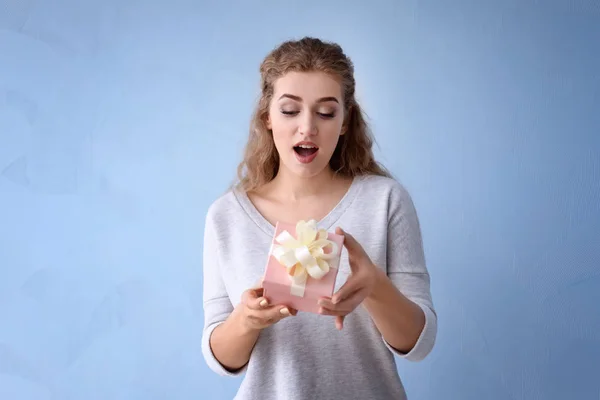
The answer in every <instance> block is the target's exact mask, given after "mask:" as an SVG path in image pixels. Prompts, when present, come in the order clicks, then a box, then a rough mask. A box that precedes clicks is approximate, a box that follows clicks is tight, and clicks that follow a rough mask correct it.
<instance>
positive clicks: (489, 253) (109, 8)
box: [0, 0, 600, 400]
mask: <svg viewBox="0 0 600 400" xmlns="http://www.w3.org/2000/svg"><path fill="white" fill-rule="evenodd" d="M306 34H310V35H316V36H320V37H323V38H326V39H330V40H335V41H338V42H339V43H340V44H342V45H343V47H344V48H345V50H346V51H347V53H348V54H349V55H350V56H351V57H353V59H354V62H355V64H356V78H357V80H358V96H359V100H360V101H361V102H362V104H363V106H364V107H365V109H366V111H367V113H368V115H369V117H370V119H371V121H372V126H373V129H374V131H375V133H376V137H377V140H378V142H379V149H378V150H377V154H378V156H379V157H380V159H381V161H383V162H384V163H385V164H386V165H387V166H388V167H390V168H391V169H392V171H393V172H394V173H395V174H396V175H397V176H398V177H399V178H400V179H401V180H402V181H403V182H404V184H405V185H406V187H407V188H408V189H409V190H410V192H411V194H412V195H413V198H414V200H415V203H416V205H417V208H418V212H419V215H420V217H421V221H422V227H423V234H424V238H425V245H426V252H427V258H428V262H429V268H430V271H431V274H432V279H433V283H432V285H433V286H432V290H433V295H434V300H435V301H436V306H437V310H438V313H439V339H438V343H437V346H436V348H435V350H434V352H433V353H432V354H431V356H430V357H429V358H428V359H427V360H426V361H424V362H422V363H418V364H411V363H407V362H400V363H399V371H400V373H401V375H402V377H403V379H404V382H405V385H406V387H407V391H408V393H409V396H410V399H411V400H425V399H442V398H443V399H460V400H463V399H467V400H471V399H473V400H483V399H490V400H507V399H514V400H535V399H543V400H553V399H557V400H558V399H560V400H564V399H577V400H579V399H581V400H584V399H590V400H591V399H598V398H599V397H600V383H599V382H600V380H599V377H600V376H599V375H598V373H599V372H598V371H600V311H599V308H600V235H599V234H600V72H599V71H600V6H599V3H598V2H597V1H582V0H579V1H566V0H564V1H543V2H542V1H530V0H528V1H479V2H476V1H455V2H447V1H421V2H417V1H397V2H392V1H389V2H375V1H368V2H360V3H359V2H356V3H355V4H351V3H349V2H341V1H339V2H333V1H332V2H316V1H315V2H310V1H308V2H306V1H304V2H301V1H295V2H267V1H236V2H234V1H220V2H217V1H214V2H201V1H192V0H188V1H186V0H172V1H170V2H167V1H157V0H155V1H142V0H137V1H118V0H95V1H91V0H90V1H77V0H60V1H59V0H54V1H35V0H1V1H0V174H1V175H0V398H2V399H6V400H13V399H14V400H41V399H61V400H62V399H69V400H71V399H73V400H75V399H76V400H96V399H98V400H100V399H102V400H112V399H119V400H120V399H132V400H137V399H143V400H153V399H169V400H171V399H172V400H175V399H227V398H231V397H232V396H233V394H234V393H235V391H236V390H237V386H238V384H239V381H238V380H236V379H232V378H219V377H217V376H216V375H214V374H213V373H212V372H210V371H209V370H208V368H207V367H206V366H205V364H204V361H203V360H202V358H201V353H200V336H201V329H202V318H203V314H202V291H201V284H202V279H201V276H202V264H201V253H202V234H203V222H204V213H205V212H206V209H207V207H208V205H209V204H210V203H211V202H212V201H213V200H214V199H215V197H216V196H218V195H219V194H220V193H221V192H222V191H223V190H224V189H225V188H226V186H227V185H228V184H229V183H230V182H231V181H232V179H233V178H234V173H235V167H236V165H237V163H238V161H239V158H240V155H241V149H242V146H243V144H244V141H245V139H246V133H247V126H248V119H249V117H250V112H251V108H252V106H253V103H254V101H255V100H256V99H257V95H258V65H259V63H260V61H261V59H262V57H263V56H264V55H266V53H267V52H268V51H269V50H270V49H272V48H273V47H274V46H275V45H277V44H278V43H279V42H280V41H282V40H284V39H287V38H292V37H293V38H298V37H301V36H303V35H306ZM365 367H369V366H365Z"/></svg>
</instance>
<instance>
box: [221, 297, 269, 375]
mask: <svg viewBox="0 0 600 400" xmlns="http://www.w3.org/2000/svg"><path fill="white" fill-rule="evenodd" d="M259 333H260V330H252V329H249V328H248V327H246V326H244V324H243V323H242V316H241V312H240V309H239V308H236V309H234V311H233V312H232V313H231V314H230V315H229V317H228V318H227V319H226V320H225V322H223V323H222V324H219V325H218V326H217V327H216V328H215V329H214V331H213V332H212V335H211V336H210V348H211V350H212V353H213V354H214V356H215V357H216V359H217V360H219V362H220V364H221V365H222V366H223V367H224V368H225V369H227V371H228V372H230V373H234V374H235V373H237V372H238V371H240V370H241V369H242V368H243V367H244V366H245V365H246V364H248V361H249V360H250V355H251V354H252V349H253V348H254V345H255V344H256V341H257V340H258V336H259Z"/></svg>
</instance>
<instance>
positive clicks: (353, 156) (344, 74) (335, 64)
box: [237, 37, 391, 192]
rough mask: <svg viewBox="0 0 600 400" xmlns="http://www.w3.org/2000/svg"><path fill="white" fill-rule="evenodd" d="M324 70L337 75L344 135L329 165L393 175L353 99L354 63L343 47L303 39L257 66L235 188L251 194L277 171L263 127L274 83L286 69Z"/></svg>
mask: <svg viewBox="0 0 600 400" xmlns="http://www.w3.org/2000/svg"><path fill="white" fill-rule="evenodd" d="M291 71H295V72H324V73H327V74H330V75H332V76H335V77H336V78H338V80H339V82H340V83H341V85H342V89H343V94H344V99H343V100H344V108H345V111H346V113H345V115H346V120H345V121H344V125H345V127H346V129H347V130H346V134H345V135H342V136H340V138H339V141H338V144H337V146H336V149H335V150H334V152H333V155H332V157H331V160H330V161H329V165H330V167H331V169H332V170H333V171H334V172H335V173H336V174H339V175H342V176H346V177H355V176H358V175H367V174H374V175H380V176H387V177H391V174H390V173H389V172H388V171H387V170H386V169H385V168H384V167H383V166H382V165H380V164H379V163H378V162H377V161H375V157H374V156H373V151H372V147H373V144H374V138H373V136H372V134H371V131H370V129H369V127H368V125H367V123H366V121H365V118H364V115H363V112H362V110H361V108H360V106H359V104H358V103H357V101H356V98H355V95H354V92H355V86H356V84H355V80H354V65H353V63H352V61H351V60H350V58H349V57H347V56H346V55H345V54H344V52H343V50H342V48H341V47H340V46H339V45H338V44H336V43H331V42H325V41H322V40H320V39H317V38H311V37H305V38H302V39H300V40H295V41H291V40H290V41H286V42H284V43H282V44H281V45H279V46H278V47H277V48H275V49H274V50H273V51H272V52H271V53H269V54H268V55H267V57H266V58H265V59H264V60H263V62H262V64H261V66H260V75H261V97H260V100H259V101H258V104H257V106H256V109H255V110H254V114H253V116H252V121H251V124H250V134H249V137H248V142H247V144H246V146H245V149H244V156H243V160H242V162H241V163H240V164H239V166H238V169H237V175H238V179H239V182H238V184H237V186H238V187H241V188H242V189H243V190H245V191H247V192H250V191H253V190H256V189H258V188H259V187H261V186H262V185H264V184H266V183H268V182H270V181H271V180H272V179H273V178H274V177H275V176H276V175H277V172H278V170H279V154H278V152H277V149H276V148H275V143H274V142H273V136H272V132H271V131H270V130H269V129H268V128H267V124H266V122H267V116H268V113H269V106H270V103H271V100H272V98H273V85H274V83H275V81H276V80H277V79H278V78H280V77H281V76H283V75H285V74H286V73H288V72H291Z"/></svg>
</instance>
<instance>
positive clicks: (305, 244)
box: [271, 220, 338, 297]
mask: <svg viewBox="0 0 600 400" xmlns="http://www.w3.org/2000/svg"><path fill="white" fill-rule="evenodd" d="M275 241H276V242H277V243H279V244H276V245H274V246H273V251H272V252H271V254H272V255H273V256H274V257H275V258H276V259H277V261H279V263H281V264H282V265H283V266H285V267H286V269H287V273H288V275H289V276H290V279H291V281H292V287H291V293H292V294H293V295H296V296H300V297H302V296H304V288H305V286H306V280H307V279H308V276H310V277H312V278H314V279H321V278H322V277H324V276H325V275H326V274H327V273H328V272H329V269H330V268H331V266H330V265H329V262H328V260H331V259H333V258H335V257H336V256H337V252H338V245H337V243H335V242H333V241H331V240H329V239H327V231H326V230H325V229H317V222H316V221H315V220H310V221H308V222H305V221H299V222H298V223H297V224H296V238H295V237H294V236H293V235H291V234H290V233H289V232H288V231H283V232H281V233H280V234H279V235H278V236H277V237H276V238H275ZM328 246H331V248H332V249H331V251H330V252H328V253H325V248H326V247H328Z"/></svg>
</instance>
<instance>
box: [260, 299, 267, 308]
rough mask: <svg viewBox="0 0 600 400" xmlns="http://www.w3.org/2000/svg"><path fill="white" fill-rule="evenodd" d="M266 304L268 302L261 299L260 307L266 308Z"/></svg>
mask: <svg viewBox="0 0 600 400" xmlns="http://www.w3.org/2000/svg"><path fill="white" fill-rule="evenodd" d="M267 304H269V302H268V301H267V299H262V301H261V302H260V306H261V307H264V306H266V305H267Z"/></svg>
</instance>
